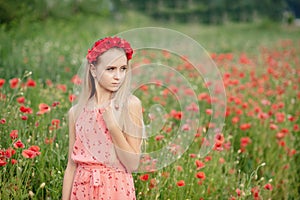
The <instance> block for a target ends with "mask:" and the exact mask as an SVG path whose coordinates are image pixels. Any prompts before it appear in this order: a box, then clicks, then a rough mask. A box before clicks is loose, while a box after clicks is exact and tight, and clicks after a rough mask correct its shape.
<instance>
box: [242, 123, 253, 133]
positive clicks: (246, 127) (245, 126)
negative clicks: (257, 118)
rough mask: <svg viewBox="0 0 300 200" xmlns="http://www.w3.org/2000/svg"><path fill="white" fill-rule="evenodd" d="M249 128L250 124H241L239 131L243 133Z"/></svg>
mask: <svg viewBox="0 0 300 200" xmlns="http://www.w3.org/2000/svg"><path fill="white" fill-rule="evenodd" d="M250 127H251V124H250V123H245V124H241V126H240V129H241V130H243V131H245V130H247V129H249V128H250Z"/></svg>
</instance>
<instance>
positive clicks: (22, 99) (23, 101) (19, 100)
mask: <svg viewBox="0 0 300 200" xmlns="http://www.w3.org/2000/svg"><path fill="white" fill-rule="evenodd" d="M17 102H18V103H20V104H23V103H25V97H18V98H17Z"/></svg>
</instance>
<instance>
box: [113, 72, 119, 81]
mask: <svg viewBox="0 0 300 200" xmlns="http://www.w3.org/2000/svg"><path fill="white" fill-rule="evenodd" d="M113 78H114V79H116V80H119V79H120V72H119V71H118V70H117V71H116V72H115V74H114V77H113Z"/></svg>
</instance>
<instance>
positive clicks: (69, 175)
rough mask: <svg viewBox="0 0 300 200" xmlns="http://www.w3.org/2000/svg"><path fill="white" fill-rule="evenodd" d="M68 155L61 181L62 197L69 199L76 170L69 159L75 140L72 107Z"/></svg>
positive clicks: (64, 199) (71, 111)
mask: <svg viewBox="0 0 300 200" xmlns="http://www.w3.org/2000/svg"><path fill="white" fill-rule="evenodd" d="M68 115H69V155H68V164H67V168H66V170H65V175H64V181H63V191H62V199H63V200H69V199H70V194H71V189H72V184H73V178H74V174H75V170H76V164H75V163H74V162H73V160H72V159H71V154H72V150H73V145H74V142H75V122H74V113H73V110H72V108H71V109H70V111H69V113H68Z"/></svg>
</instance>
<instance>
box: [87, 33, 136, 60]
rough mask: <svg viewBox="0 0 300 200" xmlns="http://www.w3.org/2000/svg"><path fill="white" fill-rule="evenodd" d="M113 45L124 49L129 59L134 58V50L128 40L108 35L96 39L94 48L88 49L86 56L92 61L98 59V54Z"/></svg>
mask: <svg viewBox="0 0 300 200" xmlns="http://www.w3.org/2000/svg"><path fill="white" fill-rule="evenodd" d="M113 47H118V48H122V49H124V51H125V53H126V57H127V59H128V60H130V59H131V58H132V54H133V50H132V48H131V46H130V44H129V43H128V42H127V41H126V40H124V39H121V38H118V37H106V38H103V39H100V40H98V41H96V42H95V44H94V46H93V47H92V49H89V50H88V54H87V55H86V58H87V60H88V61H89V62H90V63H92V62H94V61H97V57H98V56H100V55H102V54H103V53H104V52H106V51H107V50H109V49H111V48H113Z"/></svg>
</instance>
